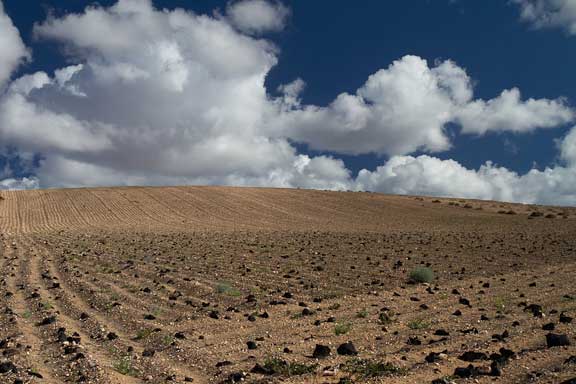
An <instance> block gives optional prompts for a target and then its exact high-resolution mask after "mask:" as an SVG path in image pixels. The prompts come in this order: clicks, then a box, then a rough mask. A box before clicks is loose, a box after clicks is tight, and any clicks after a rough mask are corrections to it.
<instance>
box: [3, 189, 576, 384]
mask: <svg viewBox="0 0 576 384" xmlns="http://www.w3.org/2000/svg"><path fill="white" fill-rule="evenodd" d="M0 230H1V234H0V236H1V239H0V240H1V241H2V247H1V252H2V254H1V256H0V289H1V291H0V354H1V356H0V383H2V384H3V383H10V384H12V383H14V384H16V383H48V384H55V383H116V384H119V383H184V382H194V383H234V382H247V383H280V382H286V383H318V384H320V383H342V384H345V383H363V382H369V383H432V382H435V383H452V382H454V383H467V382H474V383H492V382H499V383H530V382H534V383H576V379H574V378H576V356H575V355H576V346H575V344H576V327H575V324H576V320H572V317H576V209H574V208H561V207H544V206H533V205H520V204H507V203H499V202H491V201H474V200H457V199H444V198H439V199H437V198H429V197H424V198H423V197H411V196H388V195H381V194H374V193H359V192H328V191H309V190H294V189H291V190H290V189H259V188H225V187H161V188H97V189H67V190H37V191H2V192H1V196H0ZM418 268H429V269H430V270H432V271H433V272H434V279H433V280H431V281H430V282H429V283H413V282H411V281H410V278H409V276H410V273H411V272H412V271H414V270H415V269H418ZM556 344H560V345H556ZM563 344H569V345H563ZM570 380H572V381H570Z"/></svg>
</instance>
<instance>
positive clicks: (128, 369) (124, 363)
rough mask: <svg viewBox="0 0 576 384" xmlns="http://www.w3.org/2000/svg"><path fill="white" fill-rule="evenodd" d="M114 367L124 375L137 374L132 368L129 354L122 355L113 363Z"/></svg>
mask: <svg viewBox="0 0 576 384" xmlns="http://www.w3.org/2000/svg"><path fill="white" fill-rule="evenodd" d="M114 369H115V370H116V371H117V372H118V373H120V374H122V375H125V376H136V375H138V371H137V370H136V369H134V366H133V364H132V357H131V356H130V355H126V356H122V357H121V358H120V359H119V360H118V361H117V362H116V363H114Z"/></svg>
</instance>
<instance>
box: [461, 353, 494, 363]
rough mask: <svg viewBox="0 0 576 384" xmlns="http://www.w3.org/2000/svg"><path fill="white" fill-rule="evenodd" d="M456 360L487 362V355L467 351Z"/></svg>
mask: <svg viewBox="0 0 576 384" xmlns="http://www.w3.org/2000/svg"><path fill="white" fill-rule="evenodd" d="M458 359H460V360H462V361H477V360H488V355H486V354H485V353H484V352H475V351H468V352H464V353H463V354H462V355H460V356H459V357H458Z"/></svg>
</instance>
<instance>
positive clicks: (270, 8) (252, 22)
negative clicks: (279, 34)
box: [226, 0, 290, 33]
mask: <svg viewBox="0 0 576 384" xmlns="http://www.w3.org/2000/svg"><path fill="white" fill-rule="evenodd" d="M226 14H227V16H228V18H229V19H230V22H231V23H232V24H233V25H234V26H235V27H236V28H238V29H240V30H241V31H244V32H247V33H263V32H267V31H279V30H281V29H283V28H284V26H285V24H286V19H287V17H288V16H289V14H290V10H289V9H288V8H287V7H286V6H284V5H283V4H282V3H280V2H279V1H276V2H270V1H268V0H240V1H235V2H232V3H230V4H228V7H227V9H226Z"/></svg>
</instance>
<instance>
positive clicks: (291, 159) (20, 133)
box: [0, 0, 576, 206]
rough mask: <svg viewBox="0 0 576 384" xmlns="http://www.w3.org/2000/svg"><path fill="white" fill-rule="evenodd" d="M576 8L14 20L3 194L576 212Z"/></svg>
mask: <svg viewBox="0 0 576 384" xmlns="http://www.w3.org/2000/svg"><path fill="white" fill-rule="evenodd" d="M573 68H576V0H507V1H501V0H487V1H482V2H479V1H475V0H402V1H400V0H398V1H395V0H394V1H385V2H384V1H364V2H354V3H352V2H350V1H343V0H333V1H330V2H321V1H277V0H231V1H184V0H154V1H152V0H106V1H104V0H101V1H74V2H70V1H63V0H61V1H56V0H42V1H36V2H23V1H21V0H0V188H6V189H30V188H61V187H90V186H114V185H237V186H267V187H291V188H296V187H298V188H316V189H331V190H355V191H376V192H383V193H394V194H410V195H429V196H452V197H462V198H478V199H490V200H501V201H513V202H522V203H541V204H552V205H572V206H574V205H576V128H575V126H576V87H575V85H576V79H575V77H574V74H573Z"/></svg>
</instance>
